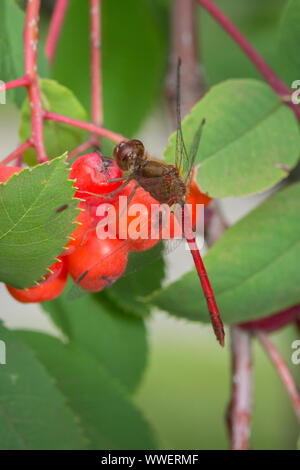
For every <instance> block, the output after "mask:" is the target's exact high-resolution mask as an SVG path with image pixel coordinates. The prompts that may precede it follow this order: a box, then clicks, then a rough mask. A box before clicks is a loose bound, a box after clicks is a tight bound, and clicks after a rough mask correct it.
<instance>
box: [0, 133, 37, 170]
mask: <svg viewBox="0 0 300 470" xmlns="http://www.w3.org/2000/svg"><path fill="white" fill-rule="evenodd" d="M32 146H33V143H32V140H31V138H30V139H28V140H26V141H25V142H24V143H23V144H22V145H20V146H19V147H18V148H17V149H16V150H14V151H13V152H12V153H10V154H9V155H8V156H7V157H6V158H5V159H4V160H2V162H0V166H5V165H7V164H8V163H10V162H12V161H13V160H15V159H16V158H18V157H20V156H21V155H22V154H23V153H24V152H25V151H26V150H28V149H29V148H30V147H32Z"/></svg>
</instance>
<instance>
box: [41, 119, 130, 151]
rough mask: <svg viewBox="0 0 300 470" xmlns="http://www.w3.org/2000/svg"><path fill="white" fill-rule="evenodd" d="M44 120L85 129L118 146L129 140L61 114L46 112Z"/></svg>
mask: <svg viewBox="0 0 300 470" xmlns="http://www.w3.org/2000/svg"><path fill="white" fill-rule="evenodd" d="M44 119H50V120H52V121H57V122H61V123H63V124H68V125H69V126H73V127H79V128H80V129H84V130H86V131H88V132H91V133H94V134H98V135H101V136H102V137H106V138H107V139H110V140H112V141H113V142H116V143H117V144H119V143H120V142H122V141H127V140H128V139H126V137H124V136H123V135H121V134H116V133H115V132H113V131H110V130H108V129H104V127H98V126H96V125H95V124H91V123H90V122H84V121H79V120H78V119H72V118H69V117H67V116H62V115H61V114H57V113H52V112H51V111H44Z"/></svg>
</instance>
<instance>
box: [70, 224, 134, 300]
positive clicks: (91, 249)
mask: <svg viewBox="0 0 300 470" xmlns="http://www.w3.org/2000/svg"><path fill="white" fill-rule="evenodd" d="M127 258H128V253H127V249H126V247H124V244H123V243H122V242H121V241H120V240H111V239H106V240H100V239H98V238H97V236H96V235H95V233H94V232H93V233H92V234H91V235H90V236H89V237H88V239H87V241H86V242H85V243H84V244H83V245H82V246H80V247H79V248H77V249H76V251H75V252H74V253H72V254H71V255H70V256H68V269H69V273H70V275H71V276H72V278H73V279H74V281H75V282H76V283H77V284H78V285H79V286H80V287H81V288H82V289H85V290H88V291H90V292H98V291H100V290H102V289H104V288H105V287H107V286H109V285H110V284H112V283H113V282H114V281H115V280H117V279H118V278H119V277H121V276H122V274H124V272H125V269H126V266H127Z"/></svg>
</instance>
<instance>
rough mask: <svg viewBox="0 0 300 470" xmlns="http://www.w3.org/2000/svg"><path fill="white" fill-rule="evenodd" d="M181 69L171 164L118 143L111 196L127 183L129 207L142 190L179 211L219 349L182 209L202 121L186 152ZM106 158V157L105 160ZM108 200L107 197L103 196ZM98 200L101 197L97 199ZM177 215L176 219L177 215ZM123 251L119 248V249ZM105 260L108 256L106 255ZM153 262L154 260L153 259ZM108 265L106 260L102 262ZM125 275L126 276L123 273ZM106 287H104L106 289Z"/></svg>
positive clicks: (210, 299)
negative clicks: (117, 176) (116, 181)
mask: <svg viewBox="0 0 300 470" xmlns="http://www.w3.org/2000/svg"><path fill="white" fill-rule="evenodd" d="M180 66H181V61H180V59H179V60H178V67H177V130H176V150H175V162H174V164H169V163H166V162H164V161H162V160H157V159H154V158H152V157H151V156H150V155H149V154H148V153H147V152H146V151H145V148H144V145H143V143H142V142H141V141H140V140H137V139H133V140H127V141H124V142H120V143H119V144H118V145H117V146H116V147H115V148H114V151H113V154H114V159H115V161H116V163H117V164H118V166H119V167H120V169H121V170H122V171H123V174H124V177H123V178H122V180H123V183H122V184H121V186H120V187H119V188H118V189H117V190H115V191H114V192H112V193H111V194H110V196H111V197H115V196H116V195H117V194H118V192H121V191H122V190H123V189H124V188H125V187H126V186H127V185H128V184H129V183H130V182H134V185H133V190H132V193H131V194H130V196H129V197H128V203H127V206H128V204H129V202H130V200H131V199H132V198H133V196H134V193H135V191H136V190H137V189H138V188H139V187H141V188H143V190H144V191H147V192H148V193H149V194H150V195H151V196H152V197H153V198H154V199H155V200H156V201H158V203H159V204H161V205H164V204H166V205H167V206H168V207H169V208H170V209H171V210H172V208H173V207H180V208H182V210H181V211H180V212H178V211H177V212H176V217H177V218H178V217H180V218H181V220H180V222H181V227H183V235H184V238H185V240H186V242H187V244H188V246H189V249H190V252H191V255H192V257H193V260H194V264H195V267H196V270H197V273H198V276H199V280H200V284H201V287H202V290H203V293H204V296H205V299H206V303H207V307H208V312H209V315H210V319H211V323H212V326H213V330H214V333H215V336H216V338H217V340H218V342H219V343H220V345H221V346H224V344H225V333H224V327H223V323H222V319H221V315H220V312H219V309H218V306H217V303H216V299H215V295H214V292H213V289H212V287H211V284H210V281H209V278H208V275H207V272H206V269H205V266H204V263H203V260H202V257H201V254H200V250H199V249H198V245H197V240H196V236H195V234H194V232H193V229H192V223H191V219H190V217H189V213H188V211H186V209H185V207H186V206H185V205H186V202H187V199H188V195H189V188H190V185H191V179H192V174H193V168H194V164H195V159H196V155H197V152H198V148H199V144H200V138H201V134H202V129H203V126H204V123H205V120H202V122H201V123H200V124H199V127H198V130H197V131H196V133H195V136H194V138H193V141H192V144H191V147H190V149H189V151H187V148H186V146H185V143H184V138H183V132H182V126H181V111H180ZM105 158H107V157H105ZM104 196H106V197H107V196H109V195H104ZM100 197H101V196H100ZM68 207H69V205H68V204H65V205H64V206H61V207H60V208H59V209H57V211H56V214H57V215H60V214H61V212H64V211H65V210H67V209H68ZM178 214H179V215H178ZM131 243H135V245H136V241H132V240H129V239H127V240H124V241H123V244H124V245H123V246H127V248H128V249H129V251H130V244H131ZM118 249H122V248H118ZM108 256H111V254H110V255H108ZM153 259H154V257H153ZM105 261H109V260H105ZM101 262H102V263H103V258H102V259H101V261H99V260H95V263H94V264H93V265H92V266H91V267H90V269H92V268H93V267H94V266H95V264H97V263H101ZM87 272H88V270H86V271H85V272H84V273H81V275H80V276H79V277H78V279H76V280H75V284H76V282H79V281H80V280H82V278H83V277H84V276H85V275H86V274H87ZM126 273H127V272H126ZM109 284H111V282H110V283H108V285H107V286H106V287H109Z"/></svg>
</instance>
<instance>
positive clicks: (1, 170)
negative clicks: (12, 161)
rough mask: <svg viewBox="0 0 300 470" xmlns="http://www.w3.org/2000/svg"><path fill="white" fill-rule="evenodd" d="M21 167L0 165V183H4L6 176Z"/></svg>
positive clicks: (17, 171) (18, 170)
mask: <svg viewBox="0 0 300 470" xmlns="http://www.w3.org/2000/svg"><path fill="white" fill-rule="evenodd" d="M22 169H23V168H21V167H20V166H0V183H5V182H6V181H7V180H8V178H10V177H11V176H12V175H14V174H15V173H19V172H20V171H21V170H22Z"/></svg>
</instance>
